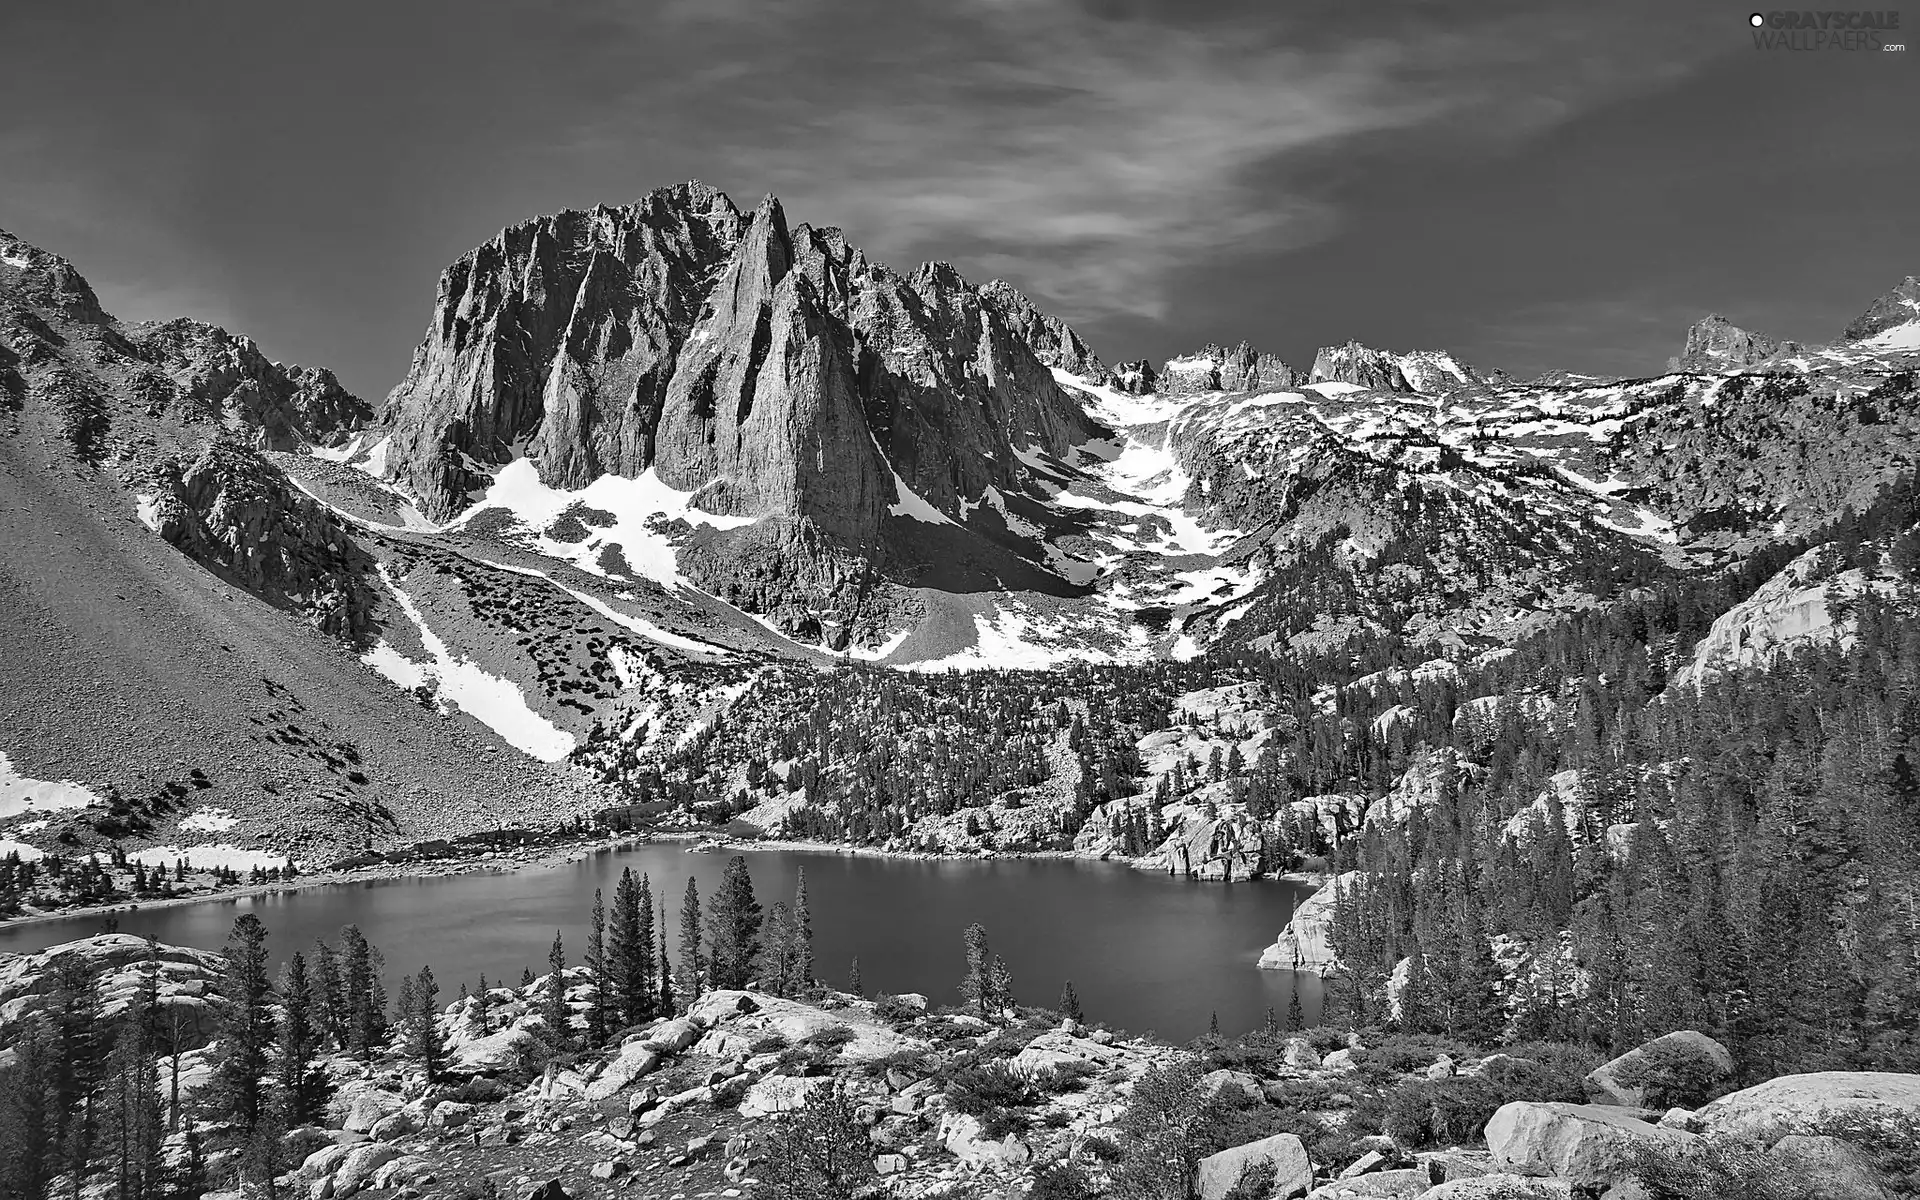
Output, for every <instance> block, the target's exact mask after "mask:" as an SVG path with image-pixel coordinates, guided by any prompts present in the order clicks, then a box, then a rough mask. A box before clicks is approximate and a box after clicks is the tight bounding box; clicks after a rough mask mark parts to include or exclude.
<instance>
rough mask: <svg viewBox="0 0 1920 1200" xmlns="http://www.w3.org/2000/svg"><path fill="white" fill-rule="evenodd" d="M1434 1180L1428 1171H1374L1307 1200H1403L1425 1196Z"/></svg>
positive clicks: (1322, 1188) (1317, 1190)
mask: <svg viewBox="0 0 1920 1200" xmlns="http://www.w3.org/2000/svg"><path fill="white" fill-rule="evenodd" d="M1432 1187H1433V1178H1432V1176H1430V1175H1428V1174H1427V1169H1426V1168H1425V1167H1407V1168H1404V1169H1401V1170H1397V1171H1375V1172H1373V1173H1372V1174H1369V1175H1358V1176H1355V1177H1354V1178H1352V1179H1336V1180H1334V1181H1333V1182H1332V1183H1325V1184H1322V1185H1320V1186H1319V1187H1317V1188H1315V1189H1313V1190H1312V1191H1310V1192H1308V1193H1307V1200H1403V1198H1404V1197H1410V1196H1421V1195H1425V1194H1426V1193H1427V1191H1428V1189H1430V1188H1432Z"/></svg>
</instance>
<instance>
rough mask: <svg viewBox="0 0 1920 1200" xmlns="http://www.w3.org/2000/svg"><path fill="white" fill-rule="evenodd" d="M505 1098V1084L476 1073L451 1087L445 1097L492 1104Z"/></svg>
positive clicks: (460, 1100)
mask: <svg viewBox="0 0 1920 1200" xmlns="http://www.w3.org/2000/svg"><path fill="white" fill-rule="evenodd" d="M506 1098H507V1085H506V1084H504V1083H501V1082H500V1081H499V1080H497V1079H488V1078H486V1077H484V1076H480V1075H476V1076H474V1077H473V1078H472V1079H469V1080H467V1081H465V1082H464V1083H461V1084H460V1085H458V1086H457V1087H454V1088H451V1089H449V1090H448V1092H447V1099H449V1100H458V1101H459V1102H460V1103H462V1104H492V1103H494V1102H496V1101H500V1100H505V1099H506Z"/></svg>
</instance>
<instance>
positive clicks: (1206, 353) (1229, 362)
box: [1157, 342, 1303, 396]
mask: <svg viewBox="0 0 1920 1200" xmlns="http://www.w3.org/2000/svg"><path fill="white" fill-rule="evenodd" d="M1157 378H1158V381H1159V390H1160V392H1161V394H1162V395H1168V396H1182V395H1191V394H1193V393H1197V392H1257V391H1262V390H1264V389H1267V388H1278V387H1292V386H1293V385H1294V384H1296V383H1300V382H1303V377H1302V376H1301V374H1300V372H1298V371H1296V370H1294V369H1293V368H1292V367H1289V366H1288V365H1287V364H1286V363H1284V362H1282V361H1280V359H1279V358H1278V357H1277V356H1275V355H1272V354H1264V353H1262V352H1260V351H1259V350H1256V349H1254V348H1253V347H1252V346H1251V345H1249V344H1248V343H1246V342H1241V343H1240V344H1239V345H1237V346H1233V347H1226V346H1216V345H1213V344H1211V343H1209V344H1208V345H1207V346H1205V347H1203V348H1202V349H1201V351H1200V353H1198V354H1192V355H1187V356H1185V357H1183V358H1172V359H1168V360H1167V362H1166V365H1165V366H1163V367H1162V368H1161V370H1160V373H1159V375H1158V377H1157Z"/></svg>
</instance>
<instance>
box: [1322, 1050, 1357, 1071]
mask: <svg viewBox="0 0 1920 1200" xmlns="http://www.w3.org/2000/svg"><path fill="white" fill-rule="evenodd" d="M1355 1065H1356V1064H1355V1063H1354V1061H1353V1051H1352V1050H1335V1051H1334V1052H1333V1053H1332V1054H1329V1055H1327V1056H1326V1057H1325V1058H1323V1059H1321V1060H1320V1066H1321V1069H1322V1070H1327V1071H1351V1070H1353V1069H1354V1067H1355Z"/></svg>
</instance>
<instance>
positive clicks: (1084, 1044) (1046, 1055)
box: [1007, 1032, 1140, 1079]
mask: <svg viewBox="0 0 1920 1200" xmlns="http://www.w3.org/2000/svg"><path fill="white" fill-rule="evenodd" d="M1139 1057H1140V1054H1139V1052H1138V1051H1135V1050H1132V1049H1129V1048H1128V1047H1125V1046H1114V1045H1109V1044H1107V1043H1104V1042H1096V1041H1094V1040H1093V1039H1092V1038H1083V1037H1074V1036H1072V1035H1070V1034H1065V1033H1060V1032H1049V1033H1043V1034H1041V1035H1040V1036H1039V1037H1037V1038H1034V1039H1033V1040H1032V1041H1030V1042H1028V1043H1027V1044H1026V1045H1025V1046H1022V1047H1021V1048H1020V1053H1018V1054H1016V1055H1014V1056H1013V1058H1012V1059H1011V1060H1010V1061H1009V1062H1008V1063H1007V1066H1008V1068H1009V1069H1011V1070H1012V1071H1013V1073H1014V1074H1016V1075H1019V1076H1022V1077H1023V1078H1028V1079H1031V1078H1032V1077H1033V1076H1035V1075H1038V1074H1041V1073H1043V1072H1046V1071H1051V1070H1054V1069H1055V1068H1058V1067H1061V1066H1065V1065H1067V1064H1069V1063H1090V1064H1092V1065H1093V1066H1096V1067H1100V1068H1102V1069H1105V1068H1108V1067H1115V1066H1121V1065H1124V1064H1126V1063H1129V1062H1132V1061H1134V1060H1136V1059H1138V1058H1139Z"/></svg>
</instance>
